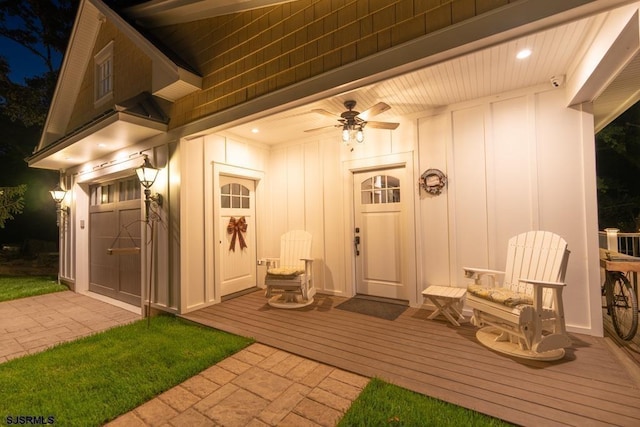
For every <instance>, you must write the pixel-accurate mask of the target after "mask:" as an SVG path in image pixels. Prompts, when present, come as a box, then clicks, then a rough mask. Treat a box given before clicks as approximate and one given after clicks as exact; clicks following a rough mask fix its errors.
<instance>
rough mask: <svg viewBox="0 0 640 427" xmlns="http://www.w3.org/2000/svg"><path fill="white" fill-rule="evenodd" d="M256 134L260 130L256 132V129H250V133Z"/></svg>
mask: <svg viewBox="0 0 640 427" xmlns="http://www.w3.org/2000/svg"><path fill="white" fill-rule="evenodd" d="M258 132H260V130H258V128H253V129H251V133H258Z"/></svg>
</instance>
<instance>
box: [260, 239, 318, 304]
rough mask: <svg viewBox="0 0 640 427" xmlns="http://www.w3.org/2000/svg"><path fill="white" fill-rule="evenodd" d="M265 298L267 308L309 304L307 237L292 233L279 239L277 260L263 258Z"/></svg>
mask: <svg viewBox="0 0 640 427" xmlns="http://www.w3.org/2000/svg"><path fill="white" fill-rule="evenodd" d="M265 261H266V263H267V275H266V277H265V285H266V287H267V290H266V293H265V295H266V296H267V298H269V305H270V306H272V307H277V308H299V307H304V306H307V305H309V304H311V303H313V296H314V295H315V294H316V288H315V287H314V286H313V281H312V277H311V274H312V269H311V266H312V262H313V259H311V234H309V233H307V232H306V231H304V230H293V231H289V232H288V233H285V234H283V235H282V237H281V238H280V258H266V259H265Z"/></svg>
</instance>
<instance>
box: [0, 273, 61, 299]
mask: <svg viewBox="0 0 640 427" xmlns="http://www.w3.org/2000/svg"><path fill="white" fill-rule="evenodd" d="M66 290H69V288H67V287H66V286H64V285H60V284H58V282H57V278H56V277H55V276H0V302H2V301H9V300H12V299H18V298H25V297H32V296H35V295H42V294H48V293H51V292H59V291H66Z"/></svg>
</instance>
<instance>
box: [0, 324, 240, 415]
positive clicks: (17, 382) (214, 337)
mask: <svg viewBox="0 0 640 427" xmlns="http://www.w3.org/2000/svg"><path fill="white" fill-rule="evenodd" d="M250 343H251V340H250V339H247V338H243V337H239V336H235V335H231V334H227V333H225V332H221V331H217V330H213V329H209V328H204V327H200V326H196V325H194V324H191V323H187V322H185V321H183V320H180V319H178V318H174V317H172V316H158V317H154V318H153V319H152V320H151V326H150V328H148V329H147V321H146V320H144V319H143V320H141V321H138V322H136V323H133V324H130V325H126V326H121V327H118V328H114V329H110V330H108V331H105V332H103V333H100V334H97V335H93V336H90V337H87V338H83V339H80V340H77V341H74V342H71V343H66V344H61V345H59V346H57V347H54V348H52V349H50V350H48V351H45V352H42V353H38V354H35V355H32V356H27V357H23V358H18V359H14V360H11V361H9V362H5V363H3V364H1V365H0V424H9V421H8V417H15V416H20V415H22V416H42V417H45V418H44V419H45V421H46V420H47V418H48V417H54V420H55V425H63V426H76V425H77V426H97V425H101V424H103V423H105V422H106V421H109V420H112V419H114V418H116V417H117V416H118V415H120V414H124V413H126V412H128V411H130V410H132V409H133V408H135V407H137V406H139V405H140V404H142V403H144V402H145V401H147V400H149V399H151V398H152V397H154V396H156V395H158V394H160V393H162V392H163V391H165V390H167V389H169V388H171V387H173V386H175V385H177V384H180V383H181V382H183V381H185V380H186V379H188V378H190V377H192V376H193V375H195V374H197V373H198V372H201V371H202V370H204V369H206V368H207V367H209V366H211V365H213V364H215V363H217V362H218V361H220V360H222V359H224V358H225V357H227V356H229V355H231V354H233V353H235V352H237V351H238V350H240V349H242V348H244V347H246V346H247V345H249V344H250ZM13 420H14V421H15V418H14V419H13Z"/></svg>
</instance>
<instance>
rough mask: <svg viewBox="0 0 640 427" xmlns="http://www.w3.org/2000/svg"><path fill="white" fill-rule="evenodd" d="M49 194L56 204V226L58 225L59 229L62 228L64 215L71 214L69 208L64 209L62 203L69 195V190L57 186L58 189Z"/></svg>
mask: <svg viewBox="0 0 640 427" xmlns="http://www.w3.org/2000/svg"><path fill="white" fill-rule="evenodd" d="M49 194H51V198H52V199H53V201H54V202H56V213H57V218H56V224H57V225H58V227H60V222H61V219H62V216H63V215H64V214H68V213H69V207H68V206H67V207H65V208H63V207H62V201H63V200H64V197H65V196H66V195H67V190H63V189H62V188H61V187H60V184H58V185H56V188H54V189H53V190H51V191H49Z"/></svg>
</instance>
